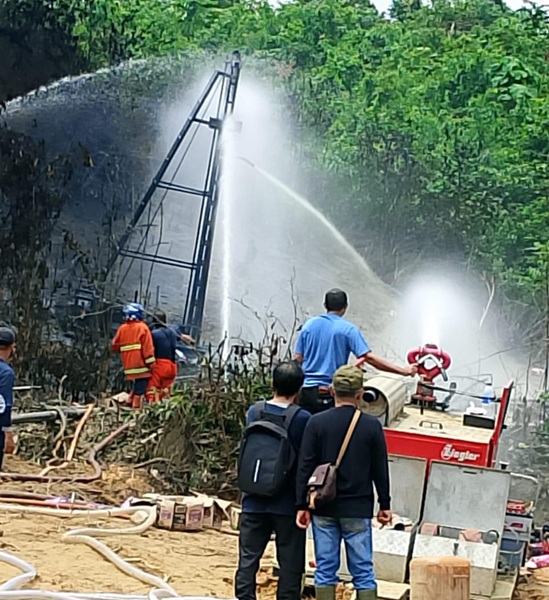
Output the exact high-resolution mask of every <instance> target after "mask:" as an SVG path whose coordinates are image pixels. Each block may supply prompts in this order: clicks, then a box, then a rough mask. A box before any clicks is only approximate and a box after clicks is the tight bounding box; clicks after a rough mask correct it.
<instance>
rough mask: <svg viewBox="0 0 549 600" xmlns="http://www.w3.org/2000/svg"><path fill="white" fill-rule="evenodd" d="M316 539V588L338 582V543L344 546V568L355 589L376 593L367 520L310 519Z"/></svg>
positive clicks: (339, 557) (339, 560)
mask: <svg viewBox="0 0 549 600" xmlns="http://www.w3.org/2000/svg"><path fill="white" fill-rule="evenodd" d="M313 537H314V540H315V558H316V571H315V585H316V586H317V587H323V586H332V585H336V584H337V583H338V582H339V578H338V576H337V572H338V571H339V567H340V565H341V540H343V541H344V543H345V552H346V554H347V566H348V567H349V572H350V573H351V576H352V578H353V586H354V588H355V590H375V589H376V588H377V584H376V580H375V575H374V561H373V550H372V522H371V520H370V519H355V518H343V517H342V518H337V517H316V516H313Z"/></svg>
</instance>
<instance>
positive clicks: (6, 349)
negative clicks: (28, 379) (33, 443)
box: [0, 327, 15, 471]
mask: <svg viewBox="0 0 549 600" xmlns="http://www.w3.org/2000/svg"><path fill="white" fill-rule="evenodd" d="M14 349H15V334H14V332H13V330H12V329H10V328H9V327H0V471H1V470H2V459H3V458H4V453H5V454H11V453H12V452H13V451H14V443H13V433H12V431H11V409H12V406H13V384H14V382H15V374H14V372H13V369H12V368H11V366H10V364H9V362H10V360H11V357H12V356H13V352H14Z"/></svg>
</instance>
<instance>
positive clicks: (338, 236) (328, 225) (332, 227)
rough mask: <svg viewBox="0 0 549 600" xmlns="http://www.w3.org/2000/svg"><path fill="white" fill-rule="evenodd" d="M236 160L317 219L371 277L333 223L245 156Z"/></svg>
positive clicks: (362, 260) (361, 260)
mask: <svg viewBox="0 0 549 600" xmlns="http://www.w3.org/2000/svg"><path fill="white" fill-rule="evenodd" d="M236 158H237V159H238V160H240V161H242V162H243V163H245V164H247V165H248V166H250V167H251V168H252V169H254V170H255V171H257V172H258V173H259V174H260V175H261V176H262V177H263V178H264V179H266V180H267V181H270V182H271V183H272V184H273V185H275V186H276V187H277V188H279V189H280V190H281V191H283V192H284V193H285V194H286V195H287V196H288V197H289V198H293V199H294V200H295V201H296V202H297V203H298V204H299V205H300V206H302V207H303V208H304V209H305V210H307V211H308V212H309V213H311V214H312V215H313V216H314V217H315V219H318V221H320V222H321V223H322V224H323V225H324V226H325V227H326V228H327V229H328V231H329V232H330V233H331V235H333V237H334V238H335V239H336V240H337V241H338V242H339V243H340V244H341V246H342V247H343V248H345V250H347V251H348V252H349V254H350V255H351V256H352V258H353V260H354V262H355V263H356V264H357V266H358V267H360V268H361V269H364V271H365V273H366V274H368V275H372V270H371V269H370V267H369V266H368V265H367V263H366V261H365V260H364V258H363V257H362V256H360V254H359V253H358V252H357V251H356V249H355V248H354V247H353V246H352V245H351V244H350V243H349V241H348V240H347V239H346V238H345V236H344V235H343V234H342V233H341V232H340V231H339V230H338V229H337V227H335V225H334V224H333V223H331V222H330V221H329V220H328V219H327V218H326V217H325V216H324V215H323V214H322V213H321V212H320V211H319V210H318V209H316V208H315V207H314V206H313V205H312V204H311V203H310V202H309V201H308V200H307V199H306V198H304V197H303V196H302V195H301V194H298V193H297V192H296V191H295V190H293V189H292V188H290V187H288V186H287V185H286V184H285V183H283V182H282V181H280V179H278V177H275V176H274V175H271V173H269V172H268V171H266V170H265V169H262V168H261V167H260V166H258V165H256V164H255V163H253V162H252V161H251V160H249V159H248V158H246V157H245V156H237V157H236Z"/></svg>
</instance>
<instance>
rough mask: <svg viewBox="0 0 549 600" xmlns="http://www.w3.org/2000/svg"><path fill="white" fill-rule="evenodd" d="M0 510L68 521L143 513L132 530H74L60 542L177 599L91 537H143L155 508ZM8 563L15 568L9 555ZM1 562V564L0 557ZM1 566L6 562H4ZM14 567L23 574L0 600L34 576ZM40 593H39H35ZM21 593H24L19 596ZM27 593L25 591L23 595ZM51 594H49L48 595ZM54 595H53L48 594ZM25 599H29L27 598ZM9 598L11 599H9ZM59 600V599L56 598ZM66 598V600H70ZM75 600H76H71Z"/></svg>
mask: <svg viewBox="0 0 549 600" xmlns="http://www.w3.org/2000/svg"><path fill="white" fill-rule="evenodd" d="M0 510H5V511H8V512H23V513H34V514H39V515H47V516H53V517H60V518H71V517H85V516H91V517H97V516H107V517H116V516H121V515H132V514H134V513H137V512H144V513H146V514H147V518H146V519H145V520H144V521H143V522H142V523H139V524H138V525H134V526H133V527H127V528H124V529H92V528H84V529H73V530H71V531H68V532H67V533H65V534H64V535H63V539H64V540H65V541H66V542H70V543H83V544H86V545H87V546H90V547H91V548H93V549H94V550H95V551H97V552H99V554H101V555H102V556H104V557H105V558H106V559H107V560H109V561H110V562H112V563H113V564H114V565H115V566H116V567H117V568H118V569H120V570H121V571H122V572H123V573H125V574H126V575H129V576H130V577H134V578H135V579H138V580H139V581H142V582H143V583H146V584H148V585H150V586H151V587H154V588H160V589H161V590H163V591H165V592H167V593H168V594H169V595H170V596H177V592H176V591H175V590H174V589H173V588H172V587H171V586H170V585H169V584H168V583H166V582H165V581H164V580H163V579H161V578H160V577H156V576H155V575H151V574H150V573H147V572H145V571H143V570H141V569H138V568H137V567H134V566H133V565H131V564H130V563H128V562H127V561H125V560H124V559H122V558H120V556H118V555H117V554H116V553H115V552H113V551H112V550H111V549H110V548H108V547H107V546H106V545H105V544H103V543H102V542H100V541H99V540H97V539H95V537H92V536H102V537H105V536H109V535H131V534H136V533H143V532H144V531H146V530H147V529H149V527H151V526H152V525H154V523H155V521H156V507H155V506H132V507H128V508H114V509H94V510H65V509H59V508H47V507H42V506H17V505H16V504H0ZM10 557H11V560H10V561H9V564H14V562H13V560H15V561H18V560H19V559H17V558H16V557H14V556H13V555H10ZM0 560H4V559H3V558H2V556H1V555H0ZM4 562H8V561H7V560H6V561H4ZM14 566H18V567H19V568H21V569H22V570H23V571H24V573H23V574H22V575H18V576H17V577H15V578H12V579H10V580H9V581H7V582H6V583H5V584H4V585H3V586H2V587H1V588H0V600H2V599H3V598H8V596H4V595H3V594H4V591H12V590H16V589H17V588H18V587H19V586H20V585H21V584H22V583H24V582H25V581H28V580H30V579H33V578H34V577H35V576H36V569H34V568H33V567H32V566H31V565H29V564H28V563H25V562H24V561H21V562H20V563H19V564H16V565H14ZM30 569H34V570H33V575H32V577H31V571H30ZM36 591H39V590H36ZM21 593H23V592H21ZM24 593H25V594H26V593H27V592H26V591H25V592H24ZM48 593H50V592H48ZM51 593H54V592H51ZM26 597H28V596H26ZM10 598H11V596H10ZM56 598H59V596H56ZM72 599H73V597H72V596H71V598H70V599H68V598H67V597H65V600H72ZM74 600H75V599H74Z"/></svg>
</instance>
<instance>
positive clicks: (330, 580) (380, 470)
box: [297, 365, 391, 600]
mask: <svg viewBox="0 0 549 600" xmlns="http://www.w3.org/2000/svg"><path fill="white" fill-rule="evenodd" d="M332 386H333V393H334V396H335V404H336V406H335V408H331V409H330V410H327V411H325V412H323V413H320V414H317V415H314V416H313V417H311V419H310V420H309V423H308V424H307V427H306V428H305V434H304V436H303V441H302V444H301V451H300V456H299V464H298V473H297V501H298V502H297V504H298V509H299V512H298V515H297V524H298V525H299V526H300V527H302V528H303V529H305V528H306V527H307V526H308V524H309V522H310V520H311V516H310V513H309V510H308V506H307V483H308V481H309V478H310V477H311V475H312V474H313V472H314V470H315V469H316V467H318V466H319V465H323V464H326V463H331V464H335V462H336V459H337V455H338V454H339V450H340V448H341V446H342V444H343V439H344V438H345V435H346V433H347V430H348V429H349V425H350V423H351V420H352V418H353V415H354V414H355V411H356V410H357V407H358V403H359V401H360V399H361V397H362V393H363V373H362V370H361V369H359V368H358V367H354V366H351V365H346V366H344V367H341V368H339V369H338V370H337V371H336V373H335V375H334V378H333V382H332ZM373 485H375V486H376V490H377V494H378V498H379V506H380V511H379V512H378V515H377V518H378V520H379V522H380V523H382V524H386V523H389V522H390V521H391V512H390V508H391V498H390V492H389V464H388V460H387V447H386V444H385V437H384V435H383V428H382V427H381V424H380V423H379V421H378V420H377V419H375V418H373V417H370V416H369V415H365V414H362V415H361V416H360V418H359V420H358V423H357V425H356V428H355V430H354V433H353V435H352V437H351V440H350V442H349V445H348V447H347V451H346V453H345V456H344V457H343V460H342V462H341V464H340V467H339V469H338V473H337V497H336V499H335V500H334V501H333V502H331V503H329V504H326V505H324V506H321V507H319V508H318V509H316V510H315V511H314V514H313V517H312V520H313V535H314V542H315V557H316V572H315V587H316V597H317V599H318V600H334V598H335V586H336V584H337V582H338V577H337V572H338V570H339V567H340V547H341V540H343V541H344V543H345V550H346V554H347V565H348V567H349V571H350V573H351V576H352V578H353V586H354V588H355V590H356V591H357V596H358V600H376V598H377V584H376V581H375V576H374V570H373V551H372V528H371V519H372V516H373V511H374V489H373Z"/></svg>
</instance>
